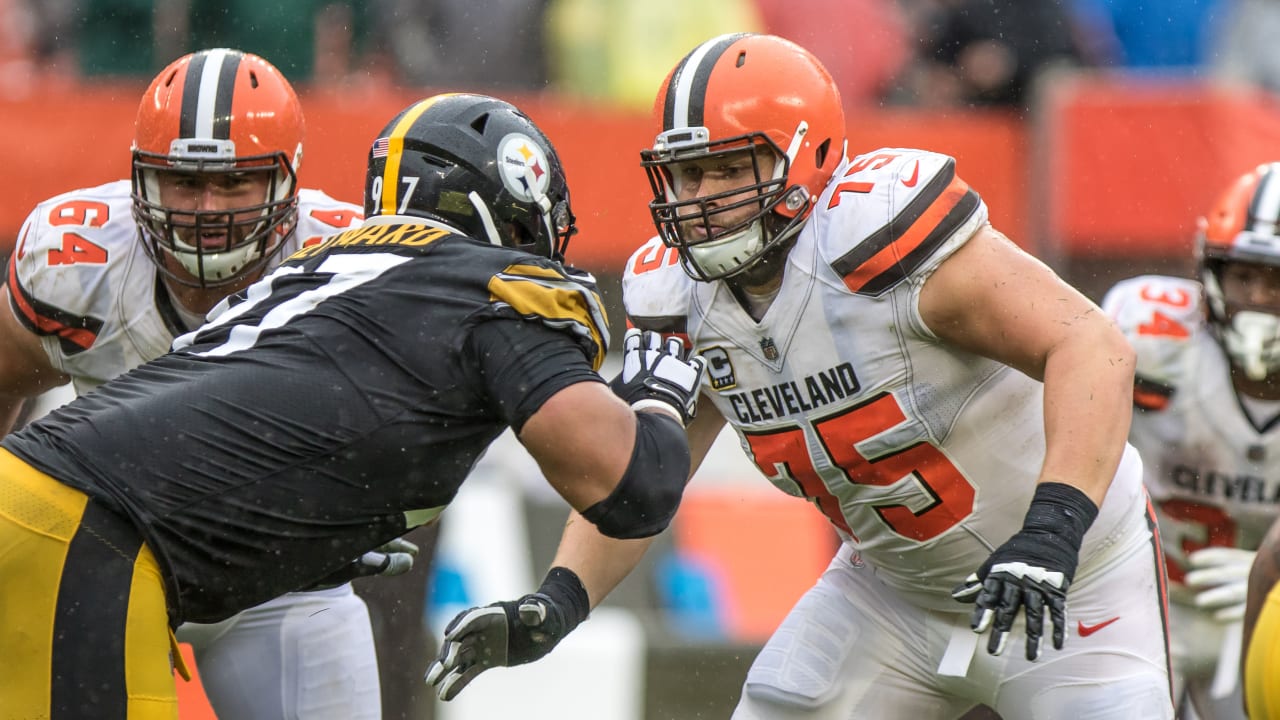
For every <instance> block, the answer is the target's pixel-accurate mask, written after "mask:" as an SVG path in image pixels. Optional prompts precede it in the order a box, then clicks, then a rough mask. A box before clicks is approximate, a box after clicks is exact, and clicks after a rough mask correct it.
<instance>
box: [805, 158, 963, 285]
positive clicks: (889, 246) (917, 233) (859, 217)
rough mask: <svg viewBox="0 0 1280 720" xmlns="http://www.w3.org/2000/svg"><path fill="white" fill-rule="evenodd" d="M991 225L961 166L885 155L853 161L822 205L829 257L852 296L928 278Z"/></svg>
mask: <svg viewBox="0 0 1280 720" xmlns="http://www.w3.org/2000/svg"><path fill="white" fill-rule="evenodd" d="M987 221H988V216H987V206H986V203H984V202H983V201H982V198H981V197H979V196H978V193H977V192H975V191H974V190H973V189H972V188H970V187H969V185H968V183H966V182H965V181H964V180H963V179H961V178H960V176H959V175H958V174H957V173H956V161H955V159H954V158H952V157H949V156H947V155H942V154H940V153H934V152H928V151H924V150H915V149H910V148H883V149H881V150H877V151H875V152H872V153H867V154H865V155H860V156H858V157H856V158H853V159H852V160H850V161H848V162H847V163H846V164H845V165H844V166H842V168H841V170H840V171H838V172H837V174H836V178H835V179H834V180H832V182H831V183H829V184H828V186H827V189H826V190H825V191H824V192H823V194H822V196H821V197H820V198H819V200H818V209H817V211H816V212H815V213H814V222H815V223H817V225H818V233H819V237H821V238H823V242H822V245H821V251H822V255H823V257H825V258H826V260H827V262H828V263H829V265H830V266H831V268H832V269H833V270H835V272H836V273H837V274H838V275H839V276H840V278H841V279H842V280H843V282H844V284H845V286H846V287H848V288H849V290H850V291H851V292H853V293H856V294H858V295H865V296H869V297H878V296H880V295H883V294H884V293H887V292H888V291H890V290H892V289H893V288H894V287H896V286H897V285H898V284H899V283H901V282H902V281H904V280H907V279H908V278H911V277H913V276H915V277H926V276H927V275H928V274H929V273H931V272H932V271H933V270H934V269H935V268H937V266H938V265H939V264H940V263H941V262H942V261H943V260H945V259H946V258H947V257H949V256H950V255H951V254H952V253H954V252H955V251H956V250H957V249H959V248H960V247H961V246H962V245H964V243H965V242H967V241H968V240H969V238H970V237H972V236H973V234H974V233H975V232H977V230H978V229H979V228H981V227H982V226H983V225H985V224H986V223H987Z"/></svg>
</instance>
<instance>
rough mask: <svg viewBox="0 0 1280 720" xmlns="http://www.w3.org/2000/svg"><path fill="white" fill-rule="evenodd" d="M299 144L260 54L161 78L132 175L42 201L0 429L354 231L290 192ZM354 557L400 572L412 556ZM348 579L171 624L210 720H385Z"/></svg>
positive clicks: (360, 606)
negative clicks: (44, 398)
mask: <svg viewBox="0 0 1280 720" xmlns="http://www.w3.org/2000/svg"><path fill="white" fill-rule="evenodd" d="M303 132H304V122H303V117H302V110H301V106H300V104H299V102H298V99H297V96H296V95H295V94H294V91H293V89H292V87H290V85H289V83H288V81H287V80H286V79H285V78H284V76H283V75H281V74H280V72H279V71H278V70H277V69H276V68H275V67H274V66H272V65H271V64H270V63H268V62H267V61H265V60H263V59H262V58H260V57H258V56H256V55H252V54H249V53H242V52H240V51H236V50H227V49H215V50H204V51H201V52H197V53H193V54H190V55H187V56H184V57H182V58H180V59H178V60H176V61H174V62H173V63H172V64H171V65H169V67H167V68H165V69H164V70H163V71H162V72H161V73H160V74H159V75H158V76H157V77H156V78H155V80H153V81H152V83H151V86H150V87H149V88H148V90H147V92H146V94H145V95H144V96H143V99H142V103H141V106H140V108H139V111H138V118H137V124H136V127H135V133H136V134H135V140H134V147H133V176H132V180H131V181H130V180H120V181H117V182H112V183H108V184H106V185H100V186H98V187H94V188H86V189H82V190H75V191H72V192H69V193H65V194H62V195H58V196H56V197H53V198H51V199H49V200H46V201H44V202H42V203H40V204H39V205H37V206H36V208H35V209H34V210H33V211H32V212H31V214H30V216H29V217H28V218H27V220H26V222H25V223H24V224H23V227H22V230H21V233H20V235H19V237H18V241H17V244H16V247H15V249H14V254H13V256H12V258H11V259H10V262H9V268H8V274H7V279H6V282H5V289H4V293H5V295H6V296H7V301H6V302H5V304H6V305H7V306H8V307H9V310H3V311H0V434H3V433H5V432H8V431H9V430H10V429H11V428H12V425H13V423H14V420H15V419H16V416H17V413H18V410H19V408H20V406H21V404H22V401H23V400H24V399H25V398H28V397H31V396H34V395H35V394H37V393H39V392H41V391H44V390H47V389H49V388H52V387H56V386H58V385H61V384H63V383H65V382H66V381H67V380H70V381H71V382H72V383H74V387H75V390H76V392H77V393H85V392H88V391H90V390H92V389H93V388H95V387H97V386H98V385H101V384H102V383H104V382H106V381H107V380H109V379H111V378H113V377H115V376H117V375H120V374H122V373H124V372H127V371H128V370H130V369H132V368H133V367H135V366H137V365H139V364H141V363H143V362H145V361H147V360H150V359H152V358H154V357H157V356H159V355H161V354H163V353H165V352H166V351H168V350H169V346H170V343H171V341H172V340H173V338H174V337H175V336H177V335H180V334H182V333H185V332H187V331H188V330H190V329H192V328H195V327H198V326H199V325H200V324H201V323H202V322H203V320H204V315H205V313H206V312H207V311H208V310H209V309H210V308H212V307H213V305H214V304H215V303H217V302H218V301H219V300H221V299H222V298H223V297H225V296H227V295H230V294H231V293H233V292H236V291H238V290H240V289H242V288H244V287H246V286H247V285H248V284H249V283H251V282H252V281H253V280H254V279H256V278H258V277H259V276H261V275H262V274H263V273H264V271H267V270H270V269H271V268H274V267H275V266H276V265H277V264H278V263H279V262H280V260H281V259H282V258H283V257H287V256H288V255H289V254H291V253H293V252H294V251H295V250H297V249H298V248H300V247H303V246H306V245H311V244H315V243H319V242H320V241H321V239H322V238H324V237H326V236H328V235H331V234H333V233H335V232H338V231H340V230H345V229H347V228H349V227H353V226H355V225H358V224H359V221H360V220H361V219H362V213H361V209H360V207H359V206H356V205H352V204H350V203H345V202H340V201H338V200H335V199H333V198H331V197H329V196H328V195H326V194H324V193H323V192H321V191H319V190H308V189H299V188H298V186H297V178H296V175H295V172H296V169H297V167H298V162H299V160H300V158H301V154H302V138H303ZM10 310H11V311H12V312H10ZM155 441H156V442H165V439H164V434H163V432H162V431H157V436H156V438H155ZM398 549H399V550H403V551H408V550H410V549H412V548H411V547H409V546H401V547H400V548H398ZM365 560H367V561H368V562H377V563H378V567H382V565H381V563H382V562H383V561H387V562H388V564H387V566H386V568H385V570H392V569H393V566H394V570H395V571H400V572H403V570H404V569H405V567H406V564H411V563H412V556H411V555H410V554H408V553H407V552H396V553H393V554H392V555H390V556H388V555H382V554H380V553H375V554H371V555H370V556H366V558H365ZM392 561H394V562H392ZM351 569H352V573H353V574H352V576H353V577H354V575H355V574H358V573H363V572H369V573H370V574H372V573H373V572H375V570H374V569H372V568H369V567H368V566H366V565H365V564H362V563H360V562H357V563H353V566H352V568H351ZM349 579H350V578H348V577H341V578H335V582H334V584H333V587H327V588H324V589H319V590H315V591H312V592H303V593H291V594H288V595H285V596H282V597H280V598H277V599H275V600H272V601H270V602H267V603H264V604H262V605H260V606H258V607H255V608H253V609H251V610H248V611H245V612H243V613H241V614H239V615H236V616H234V617H232V618H230V619H229V620H226V621H224V622H221V623H217V624H214V625H198V624H194V623H187V624H184V625H182V626H181V627H180V628H179V629H178V631H177V636H178V638H179V639H181V640H183V641H185V642H190V643H191V644H192V647H193V649H194V650H195V654H196V659H197V663H198V665H199V668H200V673H201V679H202V682H203V684H204V687H205V691H206V694H207V695H208V697H209V700H210V703H211V704H212V705H213V708H214V711H215V712H216V713H217V714H218V715H219V716H220V717H224V718H236V719H237V720H240V719H248V720H255V719H260V720H289V719H293V718H309V719H311V718H333V719H334V720H338V719H341V720H350V719H351V718H378V717H380V716H381V705H380V702H381V701H380V693H379V683H378V669H377V662H376V658H375V654H374V645H373V634H372V631H371V628H370V623H369V614H368V610H367V608H366V606H365V603H364V601H363V600H361V599H360V598H359V597H358V596H357V595H356V594H355V593H354V592H353V591H352V589H351V585H350V583H349V582H347V581H348V580H349ZM179 669H180V671H183V672H185V668H181V667H180V668H179Z"/></svg>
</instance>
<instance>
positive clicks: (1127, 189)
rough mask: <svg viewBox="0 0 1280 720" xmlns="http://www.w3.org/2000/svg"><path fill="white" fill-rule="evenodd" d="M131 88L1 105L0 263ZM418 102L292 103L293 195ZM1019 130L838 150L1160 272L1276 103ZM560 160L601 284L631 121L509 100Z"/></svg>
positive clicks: (636, 135)
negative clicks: (920, 169) (873, 153)
mask: <svg viewBox="0 0 1280 720" xmlns="http://www.w3.org/2000/svg"><path fill="white" fill-rule="evenodd" d="M142 90H143V87H142V86H140V85H131V84H112V85H103V84H95V85H90V86H76V85H66V86H56V87H49V88H44V89H42V90H41V91H40V92H39V93H38V94H34V95H32V96H30V97H26V98H21V99H3V98H0V153H2V155H0V157H3V158H4V159H5V162H6V163H7V165H8V167H9V170H8V171H7V172H5V173H3V174H2V175H0V192H3V193H4V195H3V196H4V198H5V202H4V203H3V205H0V255H3V254H7V252H8V251H9V250H10V249H11V248H12V246H13V244H14V242H15V240H16V237H15V236H16V233H17V232H18V229H19V227H20V226H21V223H22V220H23V218H24V217H25V216H26V214H27V213H28V212H29V210H30V209H31V207H32V206H33V205H34V204H35V203H36V202H38V201H40V200H42V199H44V198H46V197H49V196H51V195H54V194H57V193H59V192H63V191H66V190H69V189H73V188H77V187H83V186H89V185H95V184H98V183H102V182H108V181H111V180H114V179H118V178H124V177H128V172H129V155H128V148H129V143H130V140H131V137H132V127H133V118H134V113H135V111H136V107H137V101H138V98H139V97H140V96H141V93H142ZM419 96H420V94H419V93H418V92H416V91H410V90H402V91H378V92H361V91H339V90H330V89H309V90H308V89H304V90H303V92H302V101H303V107H304V109H305V112H306V116H307V128H308V130H307V133H308V134H307V139H306V144H305V151H304V158H303V164H302V168H301V173H300V175H301V179H302V182H303V184H304V185H307V186H311V187H320V188H323V189H325V190H327V191H328V192H329V193H330V194H332V195H335V196H337V197H339V198H341V199H344V200H350V201H359V199H360V195H361V192H362V188H363V181H364V162H365V153H366V151H367V147H368V144H369V143H370V142H371V141H372V140H373V138H374V135H375V134H376V133H377V132H378V130H379V129H380V128H381V126H382V124H383V123H384V122H385V121H386V120H387V119H389V118H390V117H391V116H392V115H394V114H395V113H396V112H397V111H399V110H400V109H401V108H403V107H404V106H406V105H408V104H409V103H410V102H412V101H413V100H415V99H417V98H418V97H419ZM1045 98H1046V99H1045V101H1044V102H1043V103H1041V105H1040V106H1039V108H1038V110H1037V111H1036V112H1035V113H1033V115H1032V118H1033V121H1032V122H1030V123H1024V122H1022V121H1021V120H1019V119H1017V118H1016V117H1014V116H1011V115H1008V114H1004V113H1000V112H995V111H963V110H939V109H928V110H926V109H915V108H863V109H856V110H851V111H850V112H849V115H848V119H849V145H850V148H851V151H852V152H855V153H857V152H865V151H868V150H872V149H875V148H879V147H884V146H890V147H923V148H928V149H932V150H938V151H941V152H946V153H948V154H951V155H954V156H955V157H956V158H957V160H958V163H959V164H958V167H959V172H960V175H961V176H962V177H964V178H965V179H966V180H967V181H968V182H969V184H970V185H971V186H973V187H974V188H975V189H977V190H978V192H979V193H980V194H981V195H982V196H983V198H984V199H985V200H986V201H987V204H988V206H989V207H990V210H991V218H992V222H993V223H994V224H995V226H996V227H997V228H999V229H1001V230H1003V231H1004V232H1005V233H1006V234H1008V235H1009V236H1010V237H1011V238H1013V239H1014V240H1015V241H1016V242H1018V243H1019V244H1020V245H1022V246H1023V247H1026V248H1028V249H1031V250H1032V251H1035V252H1037V253H1039V254H1042V255H1043V256H1045V257H1046V258H1059V257H1062V256H1070V255H1091V256H1095V255H1096V256H1099V257H1143V256H1162V255H1168V254H1170V253H1177V252H1184V251H1185V250H1186V249H1188V248H1189V244H1190V232H1191V230H1192V228H1193V227H1194V219H1195V217H1196V215H1198V214H1200V213H1203V212H1204V211H1205V210H1207V207H1208V204H1209V203H1210V202H1211V201H1212V199H1213V197H1214V195H1215V194H1216V192H1217V191H1218V189H1219V188H1221V187H1222V186H1223V184H1224V183H1225V182H1226V181H1227V180H1228V179H1229V178H1230V177H1232V176H1234V175H1235V174H1237V173H1239V172H1243V171H1244V170H1246V169H1248V167H1250V166H1251V165H1252V164H1254V163H1257V162H1261V161H1263V160H1269V159H1275V158H1280V104H1278V103H1277V101H1276V100H1275V99H1274V98H1272V97H1270V96H1266V95H1263V94H1261V93H1257V92H1252V91H1247V90H1241V89H1235V90H1232V89H1228V88H1221V87H1212V86H1208V85H1203V84H1197V83H1194V82H1152V81H1150V80H1136V79H1133V78H1126V77H1123V76H1101V77H1091V76H1084V77H1080V78H1075V79H1068V80H1064V81H1061V82H1057V83H1054V84H1053V85H1052V87H1051V89H1050V90H1049V91H1048V92H1046V93H1045ZM515 100H516V102H517V104H520V105H521V106H522V107H524V108H525V109H526V110H528V112H529V113H530V115H532V116H533V117H534V119H535V120H536V121H537V122H538V123H539V124H540V125H542V126H543V127H544V128H545V129H546V130H547V132H548V134H549V135H550V136H551V138H552V140H553V141H554V142H555V143H556V146H557V147H558V148H559V149H560V153H561V155H562V160H563V162H564V165H565V167H566V170H567V173H568V175H569V179H570V184H571V187H572V190H573V201H574V207H575V209H576V210H577V212H578V215H579V218H580V222H579V226H580V228H581V234H580V235H579V236H578V237H577V238H576V239H575V241H574V244H573V246H572V249H571V256H572V258H573V260H574V262H576V263H577V264H579V265H582V266H584V267H586V268H588V269H590V270H593V271H596V272H602V273H607V272H613V273H616V272H617V271H618V270H619V269H620V266H621V264H622V262H623V261H624V259H625V258H626V256H627V255H628V254H629V253H630V251H631V250H632V249H633V248H634V247H636V246H637V245H638V244H639V243H641V242H643V241H644V239H646V238H647V237H648V236H649V235H651V234H652V232H651V226H650V224H649V217H648V212H647V209H646V202H647V199H648V196H649V190H648V183H647V181H646V180H645V177H644V173H643V171H642V170H641V169H640V167H639V162H638V152H639V150H640V148H642V147H645V146H647V145H648V144H649V143H650V142H651V141H652V138H653V134H654V132H653V127H652V124H651V121H650V119H649V117H648V116H647V114H645V113H636V112H633V111H623V110H610V109H606V108H601V107H597V106H593V105H585V104H581V103H575V102H570V101H566V100H562V99H556V98H554V97H550V96H532V97H528V98H516V99H515Z"/></svg>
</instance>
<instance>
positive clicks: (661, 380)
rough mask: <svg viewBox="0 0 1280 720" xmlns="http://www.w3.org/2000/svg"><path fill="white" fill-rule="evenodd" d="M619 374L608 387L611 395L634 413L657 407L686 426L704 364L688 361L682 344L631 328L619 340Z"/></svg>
mask: <svg viewBox="0 0 1280 720" xmlns="http://www.w3.org/2000/svg"><path fill="white" fill-rule="evenodd" d="M622 352H623V356H622V372H621V373H619V374H618V376H617V377H615V378H614V379H613V380H612V381H611V382H610V383H609V387H610V388H611V389H612V390H613V392H614V394H615V395H617V396H618V397H620V398H622V399H623V400H626V401H627V403H628V404H630V405H631V407H632V408H633V409H635V410H641V409H643V408H646V407H655V406H659V407H662V408H663V409H669V410H671V411H672V412H673V413H674V414H675V416H676V417H678V418H680V422H681V423H683V424H685V425H688V424H689V421H690V420H692V419H693V414H694V411H695V409H696V408H697V406H698V392H699V390H700V389H701V385H702V375H703V373H705V372H706V369H707V361H706V360H704V359H703V358H702V357H701V356H698V355H695V356H693V357H688V356H687V354H686V353H685V349H684V343H682V342H681V341H680V339H679V338H676V337H670V338H667V339H666V340H665V341H664V340H663V339H662V335H661V334H660V333H656V332H653V331H652V330H643V331H642V330H637V329H635V328H632V329H630V330H628V331H627V334H626V336H625V337H623V339H622Z"/></svg>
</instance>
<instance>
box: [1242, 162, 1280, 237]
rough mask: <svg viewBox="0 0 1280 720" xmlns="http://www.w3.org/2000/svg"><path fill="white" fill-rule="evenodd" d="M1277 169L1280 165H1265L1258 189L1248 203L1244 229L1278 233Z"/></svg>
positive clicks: (1279, 198)
mask: <svg viewBox="0 0 1280 720" xmlns="http://www.w3.org/2000/svg"><path fill="white" fill-rule="evenodd" d="M1277 170H1280V165H1276V164H1274V163H1273V164H1271V165H1268V166H1265V169H1264V171H1263V173H1262V177H1261V178H1259V182H1258V189H1257V190H1255V191H1254V193H1253V200H1252V202H1250V203H1249V216H1248V217H1247V218H1246V219H1245V222H1246V223H1247V226H1246V227H1245V229H1246V230H1251V231H1253V232H1256V233H1261V234H1264V235H1275V234H1280V233H1277V232H1276V231H1277V225H1278V224H1280V172H1277Z"/></svg>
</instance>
